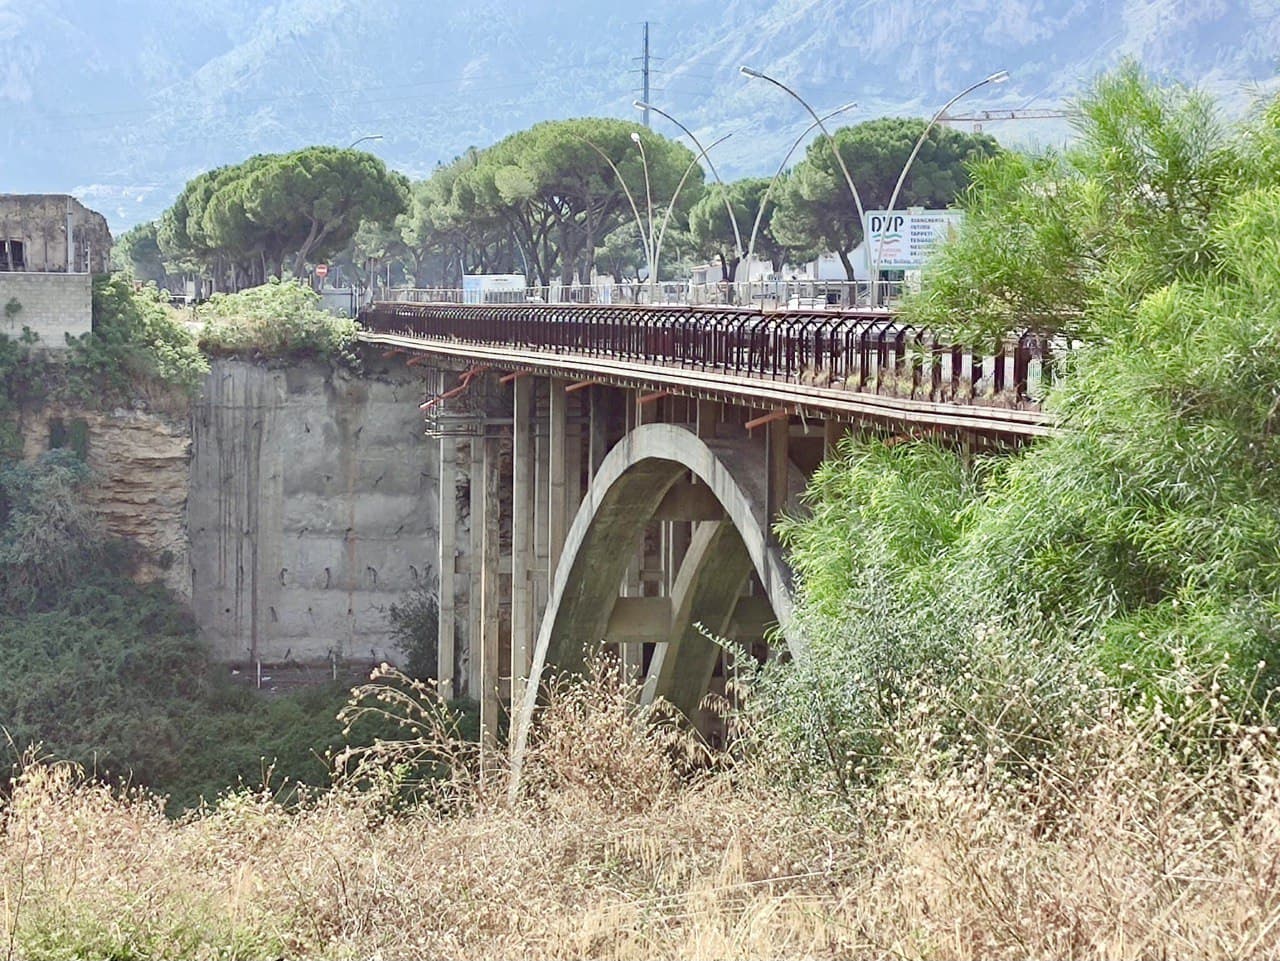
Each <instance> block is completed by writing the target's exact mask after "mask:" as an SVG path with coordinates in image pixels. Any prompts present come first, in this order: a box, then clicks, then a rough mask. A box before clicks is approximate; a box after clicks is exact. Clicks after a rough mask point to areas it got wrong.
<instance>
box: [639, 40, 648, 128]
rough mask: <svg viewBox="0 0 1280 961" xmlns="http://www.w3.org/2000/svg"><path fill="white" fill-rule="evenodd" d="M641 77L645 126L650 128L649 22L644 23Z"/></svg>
mask: <svg viewBox="0 0 1280 961" xmlns="http://www.w3.org/2000/svg"><path fill="white" fill-rule="evenodd" d="M640 76H641V78H642V79H641V87H642V93H641V99H642V100H643V101H644V102H645V104H646V106H645V108H644V125H645V126H646V127H647V126H649V107H648V106H647V104H648V103H649V21H648V20H646V21H645V22H644V56H643V57H642V58H641V66H640Z"/></svg>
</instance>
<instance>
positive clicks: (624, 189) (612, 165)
mask: <svg viewBox="0 0 1280 961" xmlns="http://www.w3.org/2000/svg"><path fill="white" fill-rule="evenodd" d="M573 136H575V137H577V139H578V140H581V141H582V142H583V143H584V144H586V145H587V146H588V147H590V148H591V149H592V150H594V151H595V152H596V153H598V154H599V155H600V156H601V158H603V160H604V162H605V163H607V164H608V165H609V169H610V170H612V171H613V175H614V176H615V177H617V178H618V185H619V186H620V187H621V188H622V192H623V193H624V194H626V195H627V202H628V203H630V204H631V213H632V214H634V215H635V218H636V229H637V230H639V231H640V242H641V243H642V244H644V252H645V258H646V259H647V260H648V261H649V272H650V273H653V255H652V248H651V247H650V246H649V244H648V243H647V242H646V241H645V231H644V222H643V221H642V220H641V219H640V208H639V206H638V205H637V204H636V198H635V197H634V196H632V194H631V190H630V188H629V187H627V182H626V181H625V180H624V179H623V178H622V171H621V170H619V169H618V165H617V164H615V163H614V162H613V161H612V160H610V159H609V155H608V154H607V153H605V152H604V151H603V150H601V149H600V148H599V147H597V146H596V145H595V144H594V143H592V142H591V141H590V140H588V139H587V138H586V137H578V135H577V134H574V135H573Z"/></svg>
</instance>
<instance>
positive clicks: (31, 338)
mask: <svg viewBox="0 0 1280 961" xmlns="http://www.w3.org/2000/svg"><path fill="white" fill-rule="evenodd" d="M39 340H40V338H39V337H37V336H36V334H35V333H33V332H32V330H31V328H29V327H24V328H23V329H22V335H21V336H20V337H9V336H7V335H5V334H0V459H3V458H5V457H17V456H18V454H19V453H21V451H22V437H21V435H20V434H19V433H18V427H17V423H16V419H15V416H14V415H15V414H16V413H17V411H18V409H19V408H20V407H21V406H22V405H23V404H29V403H33V402H37V403H38V402H39V401H41V400H43V399H44V397H45V395H46V394H47V393H48V391H49V361H48V359H47V358H46V357H45V356H44V355H43V354H40V353H37V352H35V351H34V350H33V349H32V348H33V347H35V345H36V344H38V343H39Z"/></svg>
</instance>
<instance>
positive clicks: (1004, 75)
mask: <svg viewBox="0 0 1280 961" xmlns="http://www.w3.org/2000/svg"><path fill="white" fill-rule="evenodd" d="M1008 79H1009V71H1008V70H997V71H996V72H995V73H993V74H991V76H989V77H985V78H984V79H982V80H979V81H978V82H977V83H971V84H969V86H967V87H965V88H964V89H963V90H961V91H960V92H959V93H958V94H956V95H955V96H954V97H952V98H951V99H950V100H948V101H947V102H946V103H945V104H943V105H942V107H941V108H940V109H939V110H938V112H937V113H935V114H934V115H933V117H932V118H930V120H929V122H928V123H927V124H925V127H924V130H923V131H921V133H920V137H919V139H918V140H916V145H915V146H914V147H913V148H912V149H911V155H910V156H909V157H907V162H906V163H905V164H903V165H902V173H900V174H898V182H897V183H896V184H894V185H893V193H892V194H890V195H889V205H888V206H887V207H885V214H886V215H887V214H889V213H891V212H892V211H893V205H894V204H895V203H897V202H898V194H899V193H900V192H901V190H902V184H903V183H904V182H905V181H906V179H907V171H909V170H910V169H911V165H912V164H913V163H914V162H915V159H916V155H917V154H918V153H920V148H921V147H923V146H924V142H925V140H926V139H928V137H929V131H930V130H932V129H933V128H934V126H935V125H936V124H937V122H938V121H939V120H940V119H941V118H942V117H943V116H944V115H945V114H946V112H947V111H948V110H950V109H951V108H952V107H953V106H954V105H955V104H956V103H957V102H958V101H960V100H962V99H964V98H965V97H967V96H968V95H969V94H971V93H973V92H974V91H975V90H977V89H978V88H979V87H985V86H986V85H987V84H989V83H1004V82H1005V81H1006V80H1008ZM866 240H867V243H868V244H869V243H870V242H871V238H870V237H867V238H866ZM883 248H884V243H883V242H881V243H879V244H877V245H876V263H875V269H874V270H873V271H872V274H871V278H872V281H875V280H878V279H879V278H880V253H881V250H882V249H883ZM872 289H873V290H874V289H875V284H874V283H873V284H872Z"/></svg>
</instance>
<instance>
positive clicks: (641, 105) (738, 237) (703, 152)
mask: <svg viewBox="0 0 1280 961" xmlns="http://www.w3.org/2000/svg"><path fill="white" fill-rule="evenodd" d="M631 106H633V107H635V108H636V109H637V110H652V111H653V112H654V113H656V114H657V115H658V116H659V117H666V118H667V119H668V120H670V121H671V122H672V123H673V124H675V125H676V126H677V127H679V128H680V129H681V130H683V131H684V133H685V136H687V137H688V138H689V139H690V140H692V141H693V145H694V146H695V147H697V148H698V156H699V157H702V158H703V159H705V160H706V161H707V166H708V167H709V168H711V176H713V177H715V178H716V183H718V184H719V185H720V190H721V192H722V193H723V195H724V209H725V212H726V213H727V214H728V215H729V223H730V224H732V225H733V239H734V242H735V244H736V247H737V254H738V260H739V261H741V260H742V231H740V230H739V229H738V218H737V217H736V216H735V215H734V213H733V204H731V203H729V188H728V187H726V186H725V183H724V181H723V180H721V179H720V172H719V171H718V170H716V165H715V164H714V163H712V162H711V156H710V154H708V153H707V151H708V150H709V149H710V147H704V146H702V143H701V142H700V141H699V140H698V138H697V137H696V136H694V133H693V131H692V130H690V129H689V128H688V127H686V126H685V125H684V124H682V123H681V122H680V121H679V120H677V119H676V118H675V117H673V116H671V114H669V113H667V112H666V111H665V110H662V109H661V108H659V107H655V106H654V105H653V104H651V103H645V102H644V101H643V100H633V101H632V102H631ZM725 136H726V137H727V136H728V135H727V134H726V135H725ZM724 140H725V137H721V138H720V139H719V140H717V141H716V143H723V142H724ZM716 143H713V144H712V145H711V146H712V147H714V146H715V145H716Z"/></svg>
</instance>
